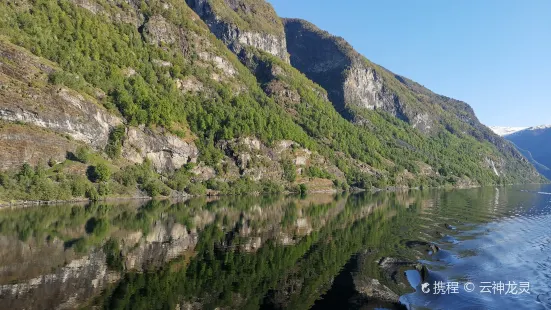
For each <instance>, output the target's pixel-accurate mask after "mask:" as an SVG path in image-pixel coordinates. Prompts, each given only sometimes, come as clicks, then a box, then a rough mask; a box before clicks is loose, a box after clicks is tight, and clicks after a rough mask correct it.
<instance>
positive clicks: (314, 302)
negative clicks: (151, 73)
mask: <svg viewBox="0 0 551 310" xmlns="http://www.w3.org/2000/svg"><path fill="white" fill-rule="evenodd" d="M538 192H551V190H550V187H549V186H532V187H507V188H481V189H471V190H453V191H410V192H405V193H399V192H394V193H377V194H370V193H362V194H355V195H344V194H343V195H322V194H311V195H308V196H306V197H302V198H301V197H221V198H216V199H215V198H198V199H190V200H187V201H184V202H178V203H171V202H169V201H150V202H147V203H144V204H142V203H139V202H128V203H123V204H120V203H119V204H104V203H94V204H90V205H58V206H40V207H31V208H13V209H9V208H4V209H2V210H0V244H1V247H0V251H1V252H2V253H1V255H0V308H1V309H56V308H57V309H75V308H107V309H214V308H217V307H219V308H223V309H258V308H264V309H309V308H314V309H336V308H340V309H346V308H348V309H376V308H389V309H402V308H406V307H409V308H413V309H442V308H446V309H447V308H496V309H497V308H510V307H511V306H514V307H516V308H518V309H546V307H547V308H549V307H550V305H551V304H550V303H549V302H550V298H551V295H549V292H550V291H551V287H550V285H549V279H550V278H551V268H550V267H551V258H550V257H551V250H550V248H549V244H550V243H551V237H550V235H551V234H550V233H551V225H549V224H551V215H550V213H551V210H550V208H551V203H550V200H551V196H549V195H543V194H540V193H538ZM511 280H513V281H516V282H519V281H529V282H530V294H523V295H515V296H512V295H509V296H505V295H497V294H481V293H479V292H477V291H475V292H471V293H467V292H465V291H464V290H463V285H464V283H466V282H473V283H476V284H478V283H480V282H482V281H503V282H506V281H511ZM435 281H443V282H450V281H453V282H457V283H459V284H460V288H461V289H460V290H459V293H458V294H446V295H434V294H432V292H431V293H429V294H426V293H423V292H422V291H421V284H422V283H423V282H430V283H431V289H433V288H434V287H432V286H433V285H432V283H434V282H435Z"/></svg>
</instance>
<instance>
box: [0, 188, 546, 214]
mask: <svg viewBox="0 0 551 310" xmlns="http://www.w3.org/2000/svg"><path fill="white" fill-rule="evenodd" d="M530 184H533V185H543V184H550V183H530ZM530 184H505V185H487V186H484V185H480V186H458V187H451V188H450V187H445V186H443V187H430V188H419V187H395V186H389V187H387V188H385V189H379V188H373V189H371V190H367V189H361V188H351V189H350V190H348V191H346V192H348V193H350V194H357V193H362V192H370V193H380V192H389V193H393V192H401V191H410V190H433V189H444V190H461V189H473V188H482V187H506V186H515V185H530ZM342 192H344V191H339V190H332V191H328V190H319V191H315V190H313V191H308V194H338V193H342ZM262 194H263V193H254V194H252V195H253V196H261V195H262ZM280 194H282V195H291V194H293V192H288V191H286V192H282V193H280ZM294 194H297V193H294ZM250 195H251V194H247V195H239V196H250ZM224 196H229V195H221V194H218V193H212V192H211V193H207V194H204V195H179V196H159V197H149V196H127V197H105V198H101V199H98V200H96V201H92V200H90V199H88V198H75V199H68V200H16V201H12V202H2V201H0V210H1V209H6V208H10V207H18V208H28V207H32V206H45V205H59V204H70V203H75V204H88V203H91V202H116V201H137V200H141V201H149V200H154V199H159V200H166V199H170V200H181V199H189V198H196V197H224Z"/></svg>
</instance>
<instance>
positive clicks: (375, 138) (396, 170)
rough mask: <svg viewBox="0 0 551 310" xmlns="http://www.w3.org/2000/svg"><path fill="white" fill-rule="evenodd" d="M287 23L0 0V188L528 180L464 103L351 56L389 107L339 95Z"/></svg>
mask: <svg viewBox="0 0 551 310" xmlns="http://www.w3.org/2000/svg"><path fill="white" fill-rule="evenodd" d="M289 23H290V22H289V21H282V20H280V19H279V17H278V16H277V15H276V14H275V12H274V10H273V8H272V7H271V6H270V5H269V4H267V3H265V2H264V1H263V0H246V1H245V0H239V1H229V0H228V1H224V0H188V1H187V3H185V2H183V1H176V0H163V1H133V0H129V1H118V0H58V1H47V0H18V1H6V0H2V1H0V146H2V147H1V148H0V168H1V172H0V201H4V202H6V201H10V200H58V199H70V198H75V197H76V198H79V197H87V198H91V199H99V198H101V197H105V196H137V195H144V196H145V195H147V196H156V195H165V196H169V195H181V194H183V193H187V194H205V193H212V194H217V193H221V194H241V193H251V192H281V191H284V190H287V191H294V192H306V191H334V190H342V189H345V190H346V189H348V188H349V187H350V186H355V187H360V188H365V189H373V188H386V187H388V186H400V187H419V186H462V187H465V186H479V185H489V184H505V183H526V182H538V181H540V180H541V178H540V176H539V175H538V174H537V173H536V171H535V170H534V169H533V167H532V166H531V165H530V164H529V163H528V162H527V161H526V159H524V157H522V156H521V155H520V154H519V153H518V152H517V151H516V150H515V149H514V148H512V147H511V145H510V144H509V143H508V142H506V141H505V140H503V139H501V138H499V137H498V136H496V135H494V134H493V133H491V132H489V130H488V129H487V128H486V127H485V126H483V125H481V124H480V123H479V122H478V120H476V117H475V116H474V113H473V112H472V110H471V109H470V107H468V105H466V104H464V103H461V102H458V101H455V100H453V99H449V98H446V97H442V96H438V95H436V94H433V93H432V92H430V91H428V90H426V89H425V88H422V87H420V86H419V85H418V84H416V83H414V82H412V81H409V80H407V79H405V78H402V77H399V76H397V75H394V74H392V73H390V72H388V71H387V70H385V69H383V68H382V67H379V66H377V65H374V64H372V63H371V62H369V61H367V60H366V59H365V58H363V57H361V59H362V63H363V65H365V66H366V67H361V68H360V69H359V70H360V71H362V70H363V71H366V72H371V74H372V75H373V73H375V75H377V76H381V77H382V79H380V80H377V81H376V82H377V83H378V84H377V85H378V86H377V87H378V88H377V87H376V88H369V87H364V86H365V85H363V84H361V83H360V84H357V85H356V86H355V88H354V89H360V90H361V93H362V96H364V95H365V96H367V97H370V98H383V99H384V98H391V99H392V100H394V101H393V102H394V104H393V107H394V110H392V109H391V110H389V109H384V108H369V107H367V108H366V107H365V106H364V107H363V108H362V105H358V104H356V105H354V104H352V103H350V102H348V101H346V100H345V101H342V102H338V100H337V99H336V98H337V97H335V95H334V94H335V93H339V90H338V89H336V88H338V87H340V84H338V83H337V82H338V81H337V82H335V84H331V83H329V84H327V83H325V82H324V81H321V80H318V79H317V78H316V77H315V76H314V75H311V74H310V71H308V70H307V68H309V67H315V66H316V63H312V64H310V65H308V64H307V63H305V62H307V61H318V60H316V59H310V60H308V59H306V60H303V62H301V64H300V65H299V64H297V62H296V59H295V57H297V56H300V53H301V50H300V49H297V45H298V44H306V43H308V40H306V39H300V38H297V37H296V36H295V37H294V39H293V40H290V36H292V34H290V31H289ZM284 25H285V26H284ZM299 26H300V25H299ZM300 27H302V26H300ZM312 27H313V26H312ZM301 31H303V30H301ZM308 31H312V30H308ZM316 33H318V31H317V30H315V31H314V32H313V33H310V32H309V33H308V35H310V36H312V38H311V39H312V40H317V37H316V36H317V34H316ZM324 38H325V39H324V40H326V41H327V42H326V44H334V40H333V38H332V37H331V36H329V35H328V34H326V35H325V37H324ZM338 42H341V41H338ZM304 48H305V49H306V51H308V48H309V47H308V46H306V47H304ZM335 53H341V54H342V55H340V56H339V57H343V59H345V60H346V59H349V58H350V56H348V54H347V53H348V52H347V53H343V52H342V51H338V48H337V51H336V52H335ZM336 55H337V54H336ZM322 56H324V55H322ZM337 56H338V55H337ZM354 57H360V56H354ZM358 59H360V58H358ZM354 61H356V58H354ZM303 65H304V67H303ZM293 66H294V67H293ZM318 67H319V66H318ZM337 69H338V70H340V69H342V70H343V72H348V71H347V70H349V71H350V70H352V71H353V70H355V69H357V68H354V66H352V65H349V66H344V67H342V68H337ZM370 70H371V71H370ZM373 70H374V71H373ZM301 71H302V72H301ZM363 71H362V72H363ZM312 80H313V81H312ZM316 82H317V83H319V85H318V84H316ZM346 85H350V83H348V84H346ZM370 91H371V92H372V93H369V92H370ZM340 93H342V94H343V96H345V97H346V98H348V97H350V95H351V94H354V93H353V92H352V93H351V92H350V91H349V88H346V87H345V88H343V91H340ZM381 96H382V97H381ZM385 96H386V97H385ZM385 100H386V99H385ZM383 101H384V100H383ZM384 102H386V101H384ZM435 107H437V109H435ZM399 111H401V112H399ZM411 111H413V112H411ZM433 111H438V112H437V114H433ZM398 112H399V113H398ZM411 113H413V114H411ZM412 115H413V116H412ZM420 120H421V121H423V124H424V125H423V126H418V125H419V124H420Z"/></svg>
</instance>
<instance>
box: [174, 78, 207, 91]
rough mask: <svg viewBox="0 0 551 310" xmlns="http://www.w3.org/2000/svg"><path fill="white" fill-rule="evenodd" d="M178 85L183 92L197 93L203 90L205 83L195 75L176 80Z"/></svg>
mask: <svg viewBox="0 0 551 310" xmlns="http://www.w3.org/2000/svg"><path fill="white" fill-rule="evenodd" d="M176 87H178V89H180V90H182V91H183V92H192V93H196V92H199V91H201V90H203V84H202V83H201V82H199V81H198V80H197V79H196V78H195V77H189V78H186V79H183V80H180V79H177V80H176Z"/></svg>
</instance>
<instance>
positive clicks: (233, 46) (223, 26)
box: [186, 0, 289, 62]
mask: <svg viewBox="0 0 551 310" xmlns="http://www.w3.org/2000/svg"><path fill="white" fill-rule="evenodd" d="M186 2H187V3H188V5H189V6H190V7H191V8H192V9H193V10H194V11H195V12H196V13H197V14H198V15H199V16H200V17H201V19H203V21H204V22H205V23H206V24H207V26H208V27H209V28H210V30H211V32H212V33H214V35H215V36H216V37H217V38H218V39H220V40H222V42H224V44H226V45H227V46H228V48H229V49H230V50H231V51H233V52H234V53H235V54H238V55H239V54H241V53H242V52H244V49H245V47H247V46H251V47H255V48H257V49H259V50H262V51H265V52H267V53H270V54H272V55H274V56H277V57H279V58H281V59H283V60H284V61H286V62H289V55H288V54H287V47H286V42H285V35H284V33H283V29H281V33H278V34H277V35H276V34H272V33H267V32H257V31H258V30H249V29H243V28H241V29H240V28H239V26H238V25H237V23H238V22H239V21H237V20H228V19H227V18H225V16H220V15H219V14H218V12H216V10H215V7H214V5H225V6H228V8H227V9H232V10H234V11H237V10H238V9H243V10H244V11H252V10H251V8H250V7H249V5H251V3H250V2H248V1H241V0H224V2H223V3H221V4H220V3H216V4H213V3H212V1H209V0H187V1H186ZM259 4H260V5H263V6H269V5H268V4H267V3H263V2H262V3H261V2H259ZM269 8H270V9H271V11H272V15H273V19H274V21H272V22H273V23H276V24H277V23H281V22H280V21H279V20H278V17H277V15H276V14H275V11H273V8H271V7H269ZM263 9H267V7H264V8H263ZM232 17H233V18H237V19H239V15H238V14H235V15H234V16H232ZM257 18H260V17H259V16H257Z"/></svg>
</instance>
